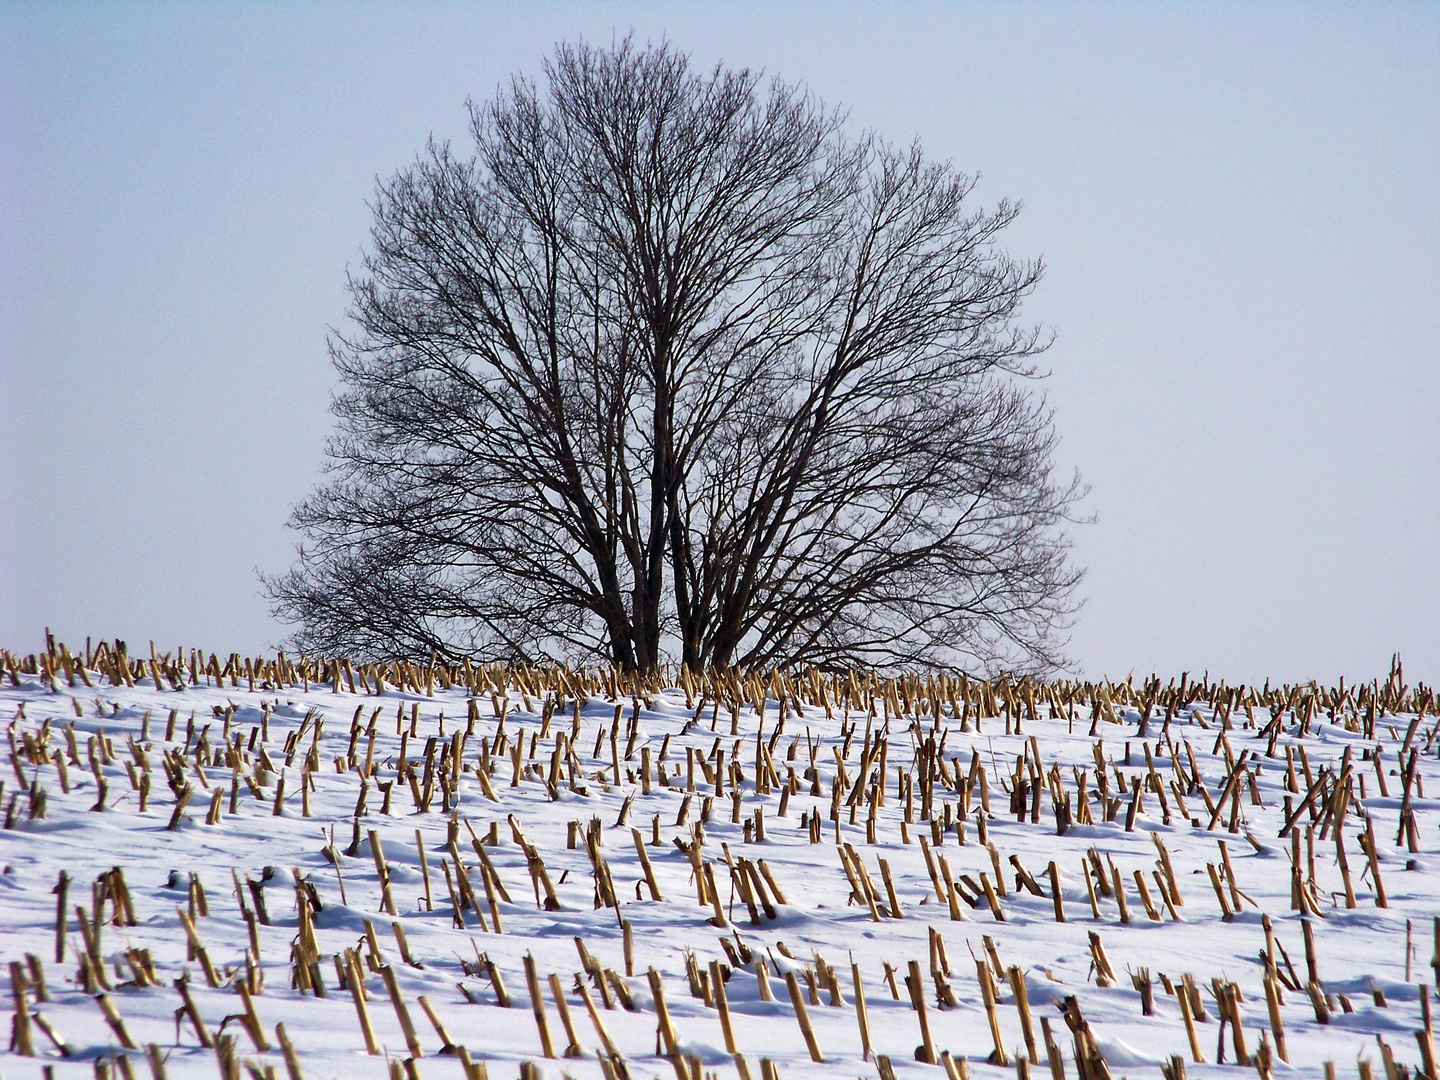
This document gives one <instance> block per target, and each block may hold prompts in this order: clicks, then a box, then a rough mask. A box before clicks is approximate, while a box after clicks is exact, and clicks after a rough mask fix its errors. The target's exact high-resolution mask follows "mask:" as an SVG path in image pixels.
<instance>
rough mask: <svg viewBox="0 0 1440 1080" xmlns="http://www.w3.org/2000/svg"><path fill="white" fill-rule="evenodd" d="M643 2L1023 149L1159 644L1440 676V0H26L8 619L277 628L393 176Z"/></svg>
mask: <svg viewBox="0 0 1440 1080" xmlns="http://www.w3.org/2000/svg"><path fill="white" fill-rule="evenodd" d="M632 27H633V28H634V29H635V31H636V33H637V35H638V36H639V37H640V38H642V39H644V38H646V37H650V38H658V37H660V36H662V35H668V36H669V37H670V38H671V39H672V40H673V41H674V42H675V43H676V44H677V45H679V46H680V47H682V48H684V49H686V50H688V51H690V52H691V53H693V55H694V56H695V57H696V59H697V60H700V61H703V62H704V63H706V64H709V63H712V62H714V61H715V60H717V59H723V60H724V61H725V62H726V63H728V64H731V65H735V66H739V65H748V66H752V67H763V68H765V69H767V70H769V71H773V72H776V73H778V74H780V75H782V76H784V77H786V78H787V79H791V80H803V81H805V82H807V83H808V84H809V85H810V86H811V88H812V89H813V90H814V91H815V92H816V93H817V94H819V95H820V96H822V97H823V98H825V99H826V100H827V101H830V102H836V103H843V104H845V105H847V106H849V108H850V109H851V111H852V120H853V123H854V124H855V125H856V126H857V127H862V126H870V127H874V128H876V129H878V130H879V131H880V132H881V133H882V134H883V135H885V136H887V137H889V138H891V139H893V140H896V141H900V142H908V141H909V140H910V139H911V138H912V137H916V136H918V137H919V138H920V139H921V140H922V141H923V143H924V145H925V147H926V149H927V151H928V152H929V153H930V154H932V155H934V156H937V157H945V158H951V159H953V160H954V161H955V162H956V163H957V164H959V165H960V166H961V167H962V168H965V169H967V170H978V171H980V172H981V173H983V177H984V178H983V181H982V183H981V186H980V188H979V194H980V197H981V198H983V199H984V200H986V201H988V202H993V201H994V200H995V199H998V198H999V197H1001V196H1002V195H1003V196H1008V197H1010V198H1012V199H1019V200H1022V201H1023V202H1024V204H1025V207H1026V210H1025V214H1024V215H1023V217H1022V220H1021V222H1020V223H1019V225H1018V226H1017V227H1016V228H1015V229H1014V230H1013V231H1012V233H1011V235H1010V237H1009V246H1010V248H1011V249H1012V250H1013V251H1015V252H1016V253H1017V254H1023V255H1036V254H1043V255H1044V256H1045V258H1046V260H1047V262H1048V264H1049V274H1048V277H1047V279H1046V281H1045V282H1044V283H1043V284H1042V285H1041V287H1040V289H1039V291H1038V293H1037V294H1036V296H1035V298H1034V301H1033V303H1032V304H1031V305H1030V308H1029V311H1030V314H1031V315H1032V316H1034V317H1035V318H1036V319H1039V320H1043V321H1045V322H1047V323H1049V324H1051V325H1052V326H1053V327H1054V328H1055V330H1056V332H1057V334H1058V341H1057V344H1056V345H1055V347H1054V349H1053V350H1052V352H1051V353H1050V355H1049V364H1050V365H1051V367H1052V369H1053V375H1052V377H1051V378H1050V379H1049V380H1048V381H1047V383H1045V384H1044V385H1045V389H1046V392H1047V393H1048V394H1049V396H1050V398H1051V400H1052V402H1053V403H1054V405H1055V407H1056V409H1057V421H1058V427H1059V430H1060V433H1061V435H1062V437H1063V440H1064V441H1063V444H1062V448H1061V459H1062V462H1063V464H1064V466H1065V467H1067V468H1069V467H1072V466H1073V467H1078V468H1079V469H1080V470H1081V471H1082V472H1083V473H1084V475H1085V477H1086V479H1087V480H1088V481H1089V482H1090V483H1091V485H1092V487H1093V492H1092V494H1091V496H1090V498H1089V500H1088V501H1087V504H1086V509H1087V510H1088V511H1089V512H1091V513H1093V514H1095V515H1096V516H1097V518H1098V521H1097V523H1096V524H1094V525H1090V526H1086V527H1083V528H1079V529H1077V530H1076V531H1075V540H1076V546H1075V551H1076V557H1077V559H1078V561H1079V562H1081V563H1082V564H1083V565H1085V566H1087V567H1088V568H1089V571H1090V573H1089V578H1088V579H1087V581H1086V583H1085V585H1084V593H1085V595H1086V596H1087V597H1088V604H1087V606H1086V607H1085V609H1084V611H1083V612H1082V615H1081V618H1080V621H1079V623H1078V625H1077V626H1076V628H1075V631H1074V634H1073V638H1072V642H1071V652H1072V654H1073V655H1074V657H1075V659H1076V661H1077V663H1078V665H1079V667H1080V669H1081V670H1083V671H1085V672H1086V673H1088V674H1091V675H1099V674H1109V675H1112V676H1117V677H1124V675H1125V674H1126V673H1127V672H1129V671H1131V670H1132V669H1133V670H1135V671H1136V672H1140V673H1147V672H1149V671H1151V670H1152V669H1155V670H1160V671H1162V672H1165V673H1167V674H1169V673H1178V672H1179V671H1180V670H1181V669H1185V668H1188V669H1191V670H1199V669H1203V668H1206V667H1208V668H1209V670H1210V671H1211V672H1212V673H1220V674H1223V675H1225V676H1226V677H1227V678H1230V679H1231V680H1232V681H1234V680H1255V679H1261V678H1264V677H1266V676H1271V677H1274V678H1277V679H1296V678H1310V677H1316V678H1322V679H1333V678H1334V677H1336V676H1338V675H1341V674H1344V675H1346V676H1347V677H1349V678H1352V679H1354V678H1359V677H1369V676H1371V675H1374V674H1377V673H1383V670H1384V668H1385V666H1386V664H1387V663H1388V660H1389V656H1390V653H1391V652H1392V651H1395V650H1399V651H1400V652H1401V654H1402V655H1403V656H1404V657H1405V659H1406V661H1407V675H1409V676H1410V677H1411V679H1412V681H1413V679H1414V678H1415V677H1420V678H1425V679H1427V680H1428V681H1430V682H1432V683H1433V682H1434V681H1436V680H1437V679H1440V565H1437V564H1440V345H1437V342H1440V5H1434V4H1426V5H1387V6H1361V5H1344V6H1315V5H1306V6H1275V5H1240V4H1226V5H1214V4H1206V5H1178V4H1175V5H1164V6H1158V5H1157V6H1145V5H1139V4H1114V5H1106V4H1086V5H1057V4H1044V5H1026V4H995V5H959V4H957V5H935V6H927V5H918V4H917V5H903V6H902V5H884V6H881V5H855V6H841V5H832V4H826V5H798V4H797V5H786V6H774V5H763V6H762V5H754V6H750V5H739V4H727V5H723V6H722V5H713V6H706V5H694V4H686V5H674V6H667V5H658V4H657V5H600V4H595V5H568V6H562V5H551V6H538V5H533V4H525V5H515V6H504V5H467V6H454V7H439V6H422V5H415V4H407V5H404V6H389V5H378V4H370V5H363V6H348V7H340V6H333V7H332V6H320V5H312V4H307V5H294V6H268V5H218V4H216V5H183V6H182V5H122V4H104V5H61V4H45V5H34V6H31V5H15V4H5V5H0V400H3V402H4V405H5V418H4V423H3V424H0V644H4V645H5V646H8V647H10V648H12V649H22V650H24V651H31V650H33V649H34V648H35V647H36V645H37V643H38V642H39V640H40V637H39V635H40V633H41V628H42V627H43V626H44V625H46V624H48V625H50V626H51V627H53V628H54V629H55V630H56V631H57V632H59V633H61V634H62V635H64V636H65V637H66V638H68V639H70V640H72V641H73V640H76V639H79V638H83V637H84V635H86V634H87V633H89V634H95V635H97V636H100V635H106V636H110V635H116V634H118V635H121V636H124V637H127V638H129V639H131V640H132V641H139V642H144V641H145V640H146V639H148V638H150V637H152V636H153V637H154V638H156V639H157V643H158V644H159V645H161V647H163V648H167V649H168V648H173V647H174V646H175V645H177V644H181V643H185V644H196V645H204V646H206V647H208V648H212V649H221V650H224V651H230V650H241V651H246V650H258V649H260V648H262V647H263V646H265V645H267V644H270V643H274V642H276V641H278V640H279V639H280V638H281V637H282V636H283V634H284V629H283V628H282V627H279V626H277V625H275V624H273V623H272V622H271V621H270V619H269V617H268V615H267V613H266V610H265V605H264V602H263V601H262V600H261V599H260V597H259V595H258V591H257V587H256V581H255V576H254V571H255V569H256V568H257V567H259V568H262V569H266V570H277V569H280V568H282V567H284V566H285V565H287V564H288V562H289V559H290V552H291V544H292V538H291V537H290V536H288V535H287V533H286V532H285V529H284V521H285V518H286V515H287V512H288V508H289V506H290V505H291V504H292V503H293V502H294V501H296V500H297V499H298V498H299V497H300V496H301V495H302V494H303V493H304V492H305V491H306V490H307V489H308V488H309V486H310V485H311V483H312V482H313V480H314V479H315V477H316V474H317V469H318V467H319V465H320V462H321V452H322V444H323V441H324V438H325V435H326V433H327V431H328V429H329V422H330V418H329V414H328V413H327V411H326V405H327V402H328V397H329V393H330V389H331V385H332V375H331V371H330V368H329V366H328V364H327V361H326V355H325V336H326V332H327V327H328V326H332V325H338V324H339V323H340V322H341V321H342V320H343V316H344V310H345V295H344V289H343V284H344V275H345V270H346V267H347V265H353V264H354V263H355V261H356V259H357V256H358V253H359V251H360V248H361V245H362V244H363V243H364V240H365V236H366V229H367V225H368V211H367V209H366V205H365V204H366V200H367V199H368V197H369V194H370V190H371V187H372V184H373V182H374V179H375V177H376V176H377V175H387V174H389V173H391V172H393V171H394V170H395V169H397V168H398V167H401V166H403V165H404V164H406V163H407V162H408V161H409V160H411V159H412V158H413V157H414V155H415V154H416V152H417V151H418V150H419V149H420V148H421V147H422V146H423V144H424V142H425V140H426V138H427V137H429V136H430V135H431V134H432V133H433V134H435V135H436V136H438V137H441V138H455V139H457V140H462V139H463V137H464V128H463V122H464V115H465V114H464V102H465V98H466V97H467V95H469V96H474V97H477V98H485V97H488V96H489V95H490V94H492V93H493V91H494V89H495V87H496V86H497V85H498V84H499V83H500V82H501V81H502V80H504V79H506V78H507V77H508V76H509V75H510V74H511V73H512V72H515V71H523V72H528V73H532V74H538V73H539V64H540V60H541V58H542V56H544V55H545V54H546V53H547V52H548V51H549V50H550V48H551V46H552V45H553V43H554V42H555V41H556V40H558V39H561V38H574V37H577V36H583V37H586V38H589V39H591V40H600V41H608V40H609V39H610V38H611V36H612V34H616V33H622V34H623V33H624V32H625V31H626V30H627V29H629V28H632Z"/></svg>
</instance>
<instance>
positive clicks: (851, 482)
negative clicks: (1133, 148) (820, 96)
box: [266, 39, 1079, 670]
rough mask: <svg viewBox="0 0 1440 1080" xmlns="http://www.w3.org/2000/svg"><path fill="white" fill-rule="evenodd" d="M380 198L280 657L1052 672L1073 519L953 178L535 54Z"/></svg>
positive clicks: (818, 130) (866, 143) (1003, 283)
mask: <svg viewBox="0 0 1440 1080" xmlns="http://www.w3.org/2000/svg"><path fill="white" fill-rule="evenodd" d="M545 75H546V80H545V84H544V86H543V88H542V87H540V86H537V85H535V84H533V83H530V82H527V81H524V80H521V79H518V78H517V79H515V80H513V81H512V82H511V84H510V85H509V87H508V88H507V89H505V90H503V91H502V92H500V93H499V94H497V96H496V97H495V99H494V100H493V101H490V102H488V103H486V104H483V105H477V104H474V103H472V104H471V106H470V115H471V131H472V135H473V138H474V142H475V148H476V151H475V154H474V156H473V157H470V158H468V159H467V158H463V157H460V156H457V155H456V154H455V153H454V152H452V150H451V148H450V147H449V146H448V145H443V144H440V145H437V144H434V143H432V144H431V145H430V146H429V147H427V150H426V152H425V153H424V154H423V155H422V156H421V157H420V158H419V159H418V160H417V161H416V163H415V164H414V165H413V166H411V167H409V168H407V169H405V170H403V171H402V172H400V173H399V174H398V175H397V176H395V177H394V178H392V179H390V180H388V181H386V182H384V183H382V184H380V185H379V186H378V189H377V192H376V196H375V203H374V207H373V210H374V226H373V229H372V236H371V243H370V246H369V249H368V251H367V253H366V255H365V257H364V263H363V272H362V273H360V274H358V275H356V276H353V277H352V278H351V281H350V291H351V296H352V299H353V304H352V310H351V313H350V314H351V319H352V322H353V329H352V330H350V331H349V332H347V333H343V334H337V335H336V336H335V337H334V338H333V340H332V346H331V352H332V357H333V360H334V363H335V366H336V368H337V370H338V372H339V374H340V377H341V380H342V390H341V392H340V393H339V394H338V395H337V397H336V399H335V402H334V406H333V409H334V412H335V414H336V416H337V417H338V421H339V423H338V427H337V430H336V433H335V435H334V436H333V438H332V441H331V444H330V448H329V466H328V472H329V475H328V482H326V483H324V484H323V485H322V486H321V487H319V488H318V489H317V490H316V491H315V492H314V493H313V494H312V495H311V496H310V497H309V498H308V499H307V500H306V501H305V502H303V503H302V504H301V505H300V506H299V507H298V508H297V509H296V510H295V513H294V516H293V519H292V525H293V526H294V527H295V528H296V529H298V530H299V531H300V532H301V533H302V535H303V536H304V538H305V542H304V543H302V545H301V548H300V557H299V560H298V562H297V564H296V565H295V567H294V568H293V569H292V570H291V571H290V572H289V573H287V574H284V575H281V576H278V577H275V578H270V579H267V582H266V584H267V588H268V591H269V594H270V596H271V599H272V602H273V604H274V610H275V612H276V613H277V614H278V615H279V616H281V617H282V618H285V619H288V620H290V621H293V622H298V623H299V624H300V627H301V629H300V630H299V632H298V634H297V644H299V645H300V646H302V647H304V648H308V649H310V650H312V651H314V650H320V651H328V652H335V651H340V650H349V651H355V652H358V653H361V654H372V655H373V654H379V655H396V654H399V655H406V654H416V653H419V654H428V653H429V652H430V651H431V650H434V651H437V652H439V653H441V654H442V655H447V656H455V655H458V654H477V653H478V654H485V655H501V656H505V657H508V658H516V659H518V658H526V659H537V658H543V657H557V656H559V657H565V658H569V659H576V658H580V657H587V656H588V657H598V658H602V659H604V660H606V661H609V662H612V663H615V664H617V665H620V666H623V667H626V668H638V669H641V670H649V669H653V668H655V667H656V666H657V665H658V664H660V663H662V662H663V661H664V660H666V659H667V658H674V659H678V660H680V661H682V662H683V663H685V664H686V665H687V666H689V667H691V668H692V669H701V668H704V667H707V666H710V665H716V666H725V665H732V664H736V665H771V664H790V663H816V664H830V665H839V664H853V663H869V664H882V665H887V664H888V665H900V664H939V665H949V666H954V665H971V664H975V663H979V664H981V665H990V666H994V665H1005V666H1010V667H1043V666H1050V665H1053V664H1054V663H1056V662H1057V661H1058V659H1059V656H1058V652H1057V649H1058V648H1059V646H1060V644H1061V642H1060V641H1059V637H1060V635H1061V634H1062V632H1063V630H1064V628H1065V627H1066V626H1067V625H1068V621H1069V618H1070V616H1071V615H1072V613H1073V611H1074V603H1073V599H1072V598H1073V594H1074V589H1075V586H1076V583H1077V582H1078V580H1079V574H1078V573H1077V572H1076V571H1075V570H1074V569H1072V568H1071V566H1070V565H1069V562H1068V558H1067V556H1068V543H1067V541H1066V540H1065V537H1064V535H1063V532H1062V531H1061V526H1062V524H1063V522H1064V521H1065V520H1066V519H1067V517H1068V514H1069V511H1070V509H1071V508H1072V506H1073V505H1074V502H1075V499H1076V498H1077V496H1078V494H1079V492H1078V490H1077V486H1076V483H1075V482H1073V481H1072V482H1070V483H1068V484H1065V483H1057V482H1056V481H1055V480H1054V479H1053V477H1052V460H1051V452H1052V449H1053V446H1054V441H1055V436H1054V429H1053V422H1052V417H1051V414H1050V411H1049V409H1048V408H1047V406H1046V405H1045V403H1044V401H1043V399H1040V398H1038V397H1037V396H1036V395H1035V394H1034V393H1033V391H1032V390H1031V389H1030V387H1029V380H1030V379H1031V378H1032V377H1033V376H1035V375H1036V374H1037V373H1036V371H1035V369H1034V367H1033V361H1034V358H1035V356H1036V355H1037V354H1038V353H1039V352H1040V351H1042V350H1043V348H1044V346H1045V344H1046V341H1045V339H1043V338H1042V337H1041V336H1040V335H1039V333H1038V332H1037V331H1036V330H1035V329H1033V328H1030V327H1027V326H1024V325H1022V324H1021V323H1020V322H1019V319H1018V314H1019V308H1020V304H1021V301H1022V300H1023V299H1024V298H1025V296H1026V295H1027V294H1028V293H1029V292H1030V291H1031V290H1032V288H1033V287H1034V286H1035V284H1036V282H1037V281H1038V280H1039V277H1040V273H1041V266H1040V263H1039V262H1038V261H1036V262H1025V261H1018V260H1015V259H1013V258H1011V257H1009V256H1008V255H1007V254H1006V253H1005V252H1004V251H1003V250H1002V249H1000V248H999V247H998V246H997V242H996V241H997V237H998V234H999V233H1000V232H1001V231H1002V230H1004V229H1005V227H1006V226H1007V225H1009V223H1010V222H1011V221H1012V220H1013V219H1014V217H1015V214H1016V212H1017V208H1016V207H1015V206H1013V205H1011V204H1009V203H1006V202H1001V203H1000V204H999V205H998V206H996V207H995V208H994V209H992V210H986V209H982V208H974V207H972V206H971V204H970V200H969V196H970V195H971V192H972V189H973V187H974V180H973V178H971V177H969V176H966V175H964V174H962V173H959V172H957V171H956V170H954V169H953V168H952V167H951V166H949V165H948V164H936V163H930V162H927V161H925V160H924V158H923V157H922V155H921V153H920V150H919V148H918V147H912V148H910V149H897V148H894V147H892V146H891V145H889V144H886V143H884V142H882V141H881V140H879V139H878V138H876V137H874V136H872V135H863V136H860V137H849V136H847V135H846V134H845V132H844V130H843V123H842V121H843V117H842V116H841V115H840V114H838V113H836V112H834V111H829V110H827V109H826V108H825V107H824V106H823V105H821V104H820V103H819V102H817V101H816V100H814V99H813V98H812V97H811V96H809V95H808V94H807V93H806V92H805V91H804V90H803V89H800V88H797V87H795V86H791V85H787V84H785V83H783V82H781V81H779V80H770V81H768V82H766V81H765V80H763V79H762V76H761V75H759V74H757V73H754V72H751V71H746V70H742V71H730V70H725V69H723V68H719V67H717V68H716V69H714V70H713V71H710V72H697V71H696V70H695V69H693V68H692V66H691V64H690V62H689V59H688V58H687V57H686V56H684V55H683V54H681V53H678V52H677V51H676V50H674V49H673V48H672V47H670V46H668V45H661V46H658V47H644V48H641V47H637V46H636V45H635V44H634V43H633V42H632V41H630V40H628V39H627V40H625V41H623V42H621V43H620V44H619V45H617V46H616V47H614V48H612V49H602V48H593V47H589V46H584V45H580V46H569V45H562V46H560V47H559V48H558V49H557V50H556V52H555V55H554V56H553V58H552V59H551V60H550V61H549V62H548V63H547V64H546V65H545Z"/></svg>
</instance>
